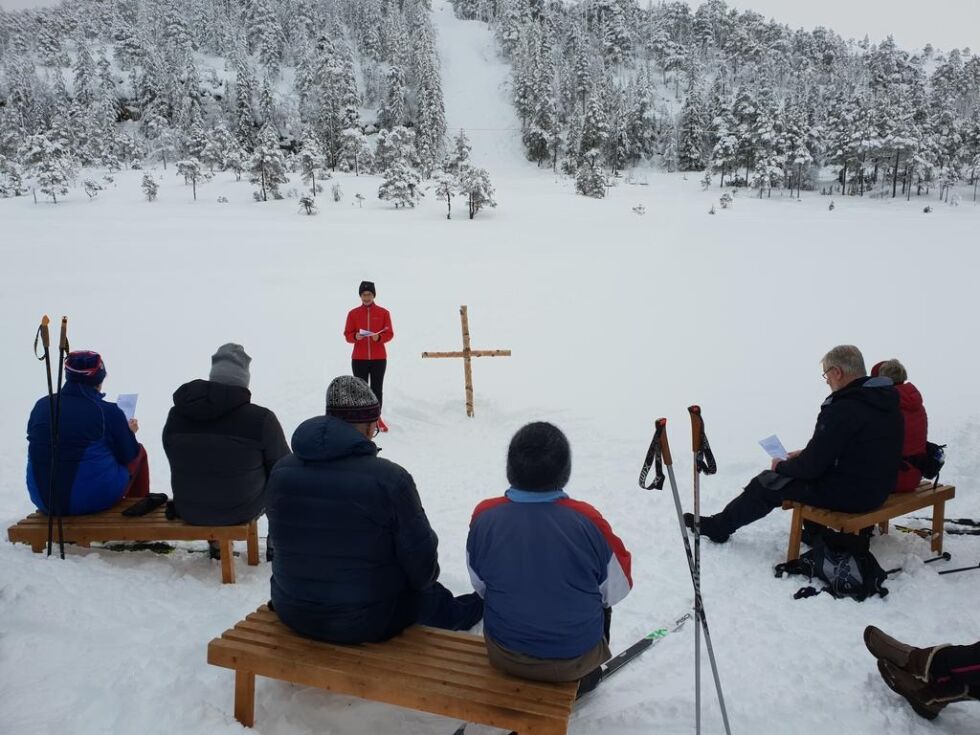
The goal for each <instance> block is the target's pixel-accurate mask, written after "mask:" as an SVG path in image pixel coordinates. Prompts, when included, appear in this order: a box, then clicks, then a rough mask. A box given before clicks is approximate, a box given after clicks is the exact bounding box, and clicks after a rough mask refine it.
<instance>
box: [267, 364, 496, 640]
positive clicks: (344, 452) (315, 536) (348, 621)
mask: <svg viewBox="0 0 980 735" xmlns="http://www.w3.org/2000/svg"><path fill="white" fill-rule="evenodd" d="M380 415H381V406H380V404H379V403H378V399H377V398H376V397H375V395H374V393H373V392H372V391H371V389H370V388H369V387H368V384H367V383H365V382H364V381H363V380H361V379H360V378H355V377H352V376H347V375H345V376H342V377H339V378H336V379H335V380H334V381H333V382H332V383H330V387H329V388H328V389H327V415H326V416H317V417H314V418H311V419H307V420H306V421H304V422H303V423H302V424H300V425H299V427H298V428H297V429H296V431H295V433H294V434H293V440H292V447H293V454H292V455H290V456H288V457H285V458H283V459H281V460H279V462H278V463H277V464H276V466H275V468H274V469H273V470H272V475H271V476H270V477H269V483H268V486H267V495H266V516H267V517H268V519H269V537H270V539H271V541H272V543H273V545H274V546H275V555H274V557H273V561H272V604H273V607H274V608H275V610H276V612H277V613H278V615H279V617H280V619H281V620H282V621H283V623H285V624H286V625H287V626H289V627H290V628H292V629H293V630H295V631H296V632H297V633H300V634H301V635H305V636H309V637H310V638H315V639H317V640H323V641H330V642H333V643H366V642H369V641H383V640H386V639H388V638H391V637H393V636H395V635H397V634H398V633H400V632H401V631H402V630H404V629H405V628H407V627H408V626H409V625H412V624H413V623H421V624H423V625H431V626H435V627H437V628H447V629H450V630H467V629H469V628H471V627H473V626H474V625H476V623H477V622H479V620H480V618H481V617H482V615H483V601H482V600H481V599H480V597H479V596H478V595H476V594H473V593H470V594H468V595H461V596H460V597H456V598H454V597H453V595H452V593H451V592H450V591H449V590H447V589H446V588H445V587H443V586H442V585H441V584H439V582H438V578H439V561H438V553H437V546H438V543H439V540H438V538H437V537H436V534H435V532H434V531H433V530H432V527H431V526H430V525H429V520H428V518H426V515H425V511H424V510H423V509H422V503H421V501H420V500H419V495H418V492H417V491H416V489H415V483H414V482H413V481H412V476H411V475H410V474H408V472H406V471H405V470H404V469H403V468H402V467H400V466H399V465H397V464H395V463H394V462H389V461H387V460H384V459H381V458H380V457H378V451H379V450H378V447H377V446H375V444H374V442H373V441H371V440H372V439H373V438H374V437H375V436H376V435H377V433H378V417H379V416H380Z"/></svg>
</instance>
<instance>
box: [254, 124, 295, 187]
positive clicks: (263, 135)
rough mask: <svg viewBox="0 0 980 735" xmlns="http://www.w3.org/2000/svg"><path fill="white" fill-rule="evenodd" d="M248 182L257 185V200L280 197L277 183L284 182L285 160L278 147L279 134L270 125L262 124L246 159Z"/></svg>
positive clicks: (285, 180) (285, 179)
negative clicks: (249, 155)
mask: <svg viewBox="0 0 980 735" xmlns="http://www.w3.org/2000/svg"><path fill="white" fill-rule="evenodd" d="M248 172H249V173H250V174H251V176H250V177H249V182H250V183H252V184H255V185H257V186H258V187H259V188H258V191H256V192H255V194H254V196H255V200H256V201H259V202H265V201H268V199H269V197H270V196H271V197H272V198H273V199H282V194H280V193H279V185H280V184H285V183H286V182H287V181H288V179H287V178H286V161H285V157H284V156H283V153H282V149H281V148H280V147H279V134H278V133H276V130H275V128H273V127H272V126H271V125H263V126H262V129H261V130H260V131H259V136H258V138H257V139H256V142H255V150H254V151H253V152H252V156H251V158H250V159H249V161H248Z"/></svg>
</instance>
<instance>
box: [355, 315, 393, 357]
mask: <svg viewBox="0 0 980 735" xmlns="http://www.w3.org/2000/svg"><path fill="white" fill-rule="evenodd" d="M360 329H366V330H367V331H369V332H380V339H378V341H377V342H375V341H374V339H372V338H371V337H365V338H364V339H357V338H356V335H357V332H358V330H360ZM394 336H395V331H394V330H393V329H392V328H391V314H389V313H388V310H387V309H385V308H384V307H383V306H378V305H377V304H371V306H364V304H361V305H360V306H358V307H355V308H353V309H351V310H350V312H349V313H348V314H347V324H345V325H344V337H346V338H347V341H348V342H350V343H351V344H352V345H354V352H353V354H352V355H351V359H352V360H387V359H388V353H387V352H386V351H385V343H386V342H390V341H391V340H392V338H393V337H394Z"/></svg>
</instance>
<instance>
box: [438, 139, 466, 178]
mask: <svg viewBox="0 0 980 735" xmlns="http://www.w3.org/2000/svg"><path fill="white" fill-rule="evenodd" d="M472 148H473V147H472V146H471V145H470V141H469V138H467V137H466V131H465V130H463V129H462V128H460V130H459V133H457V134H456V137H455V138H454V139H453V149H452V150H451V151H450V152H449V153H448V154H447V155H446V158H445V160H444V161H443V164H442V169H443V171H448V172H449V173H451V174H453V175H455V176H459V175H460V173H461V172H462V171H463V169H465V168H468V167H469V166H470V165H471V163H470V151H471V150H472Z"/></svg>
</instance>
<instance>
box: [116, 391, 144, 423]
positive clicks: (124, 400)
mask: <svg viewBox="0 0 980 735" xmlns="http://www.w3.org/2000/svg"><path fill="white" fill-rule="evenodd" d="M139 397H140V394H139V393H120V394H119V397H118V398H116V405H117V406H119V408H120V409H122V412H123V413H124V414H126V420H127V421H132V420H133V419H134V418H136V401H137V400H138V399H139Z"/></svg>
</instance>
